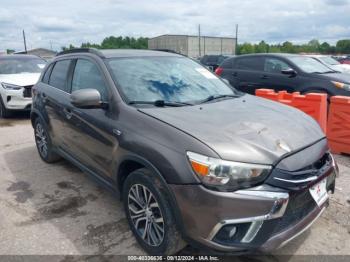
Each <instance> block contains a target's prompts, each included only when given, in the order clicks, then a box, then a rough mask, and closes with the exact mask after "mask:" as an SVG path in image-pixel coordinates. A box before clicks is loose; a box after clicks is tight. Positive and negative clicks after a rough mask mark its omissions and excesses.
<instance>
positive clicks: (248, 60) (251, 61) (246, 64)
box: [236, 57, 263, 71]
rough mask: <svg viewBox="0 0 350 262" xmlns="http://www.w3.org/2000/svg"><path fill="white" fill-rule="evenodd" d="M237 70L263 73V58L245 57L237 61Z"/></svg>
mask: <svg viewBox="0 0 350 262" xmlns="http://www.w3.org/2000/svg"><path fill="white" fill-rule="evenodd" d="M236 68H237V69H241V70H255V71H263V59H262V58H261V57H244V58H239V59H237V62H236Z"/></svg>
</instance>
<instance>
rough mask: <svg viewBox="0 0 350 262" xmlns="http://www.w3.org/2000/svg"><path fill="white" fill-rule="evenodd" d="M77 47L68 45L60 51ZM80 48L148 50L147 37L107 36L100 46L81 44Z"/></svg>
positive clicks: (87, 43)
mask: <svg viewBox="0 0 350 262" xmlns="http://www.w3.org/2000/svg"><path fill="white" fill-rule="evenodd" d="M77 47H79V46H74V45H72V44H70V45H69V46H68V47H62V50H63V51H65V50H68V49H73V48H77ZM80 48H97V49H130V48H131V49H147V48H148V38H147V37H139V38H134V37H128V36H126V37H122V36H118V37H115V36H109V37H106V38H105V39H103V41H102V42H101V44H94V43H89V42H86V43H82V44H81V46H80Z"/></svg>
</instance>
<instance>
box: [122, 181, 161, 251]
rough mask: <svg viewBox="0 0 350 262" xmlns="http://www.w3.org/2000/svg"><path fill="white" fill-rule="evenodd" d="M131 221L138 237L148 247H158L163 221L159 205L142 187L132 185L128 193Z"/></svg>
mask: <svg viewBox="0 0 350 262" xmlns="http://www.w3.org/2000/svg"><path fill="white" fill-rule="evenodd" d="M128 208H129V214H130V217H131V221H132V223H133V226H134V228H135V229H136V231H137V233H138V234H139V236H140V237H141V238H142V239H143V240H144V241H145V242H146V243H147V244H148V245H150V246H159V245H160V244H161V243H162V242H163V239H164V231H165V230H164V219H163V216H162V212H161V210H160V207H159V204H158V202H157V200H156V198H155V197H154V196H153V194H152V193H151V191H150V190H149V189H148V188H147V187H146V186H144V185H140V184H135V185H133V186H132V187H131V188H130V190H129V193H128Z"/></svg>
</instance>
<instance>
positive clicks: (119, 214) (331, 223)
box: [0, 116, 350, 256]
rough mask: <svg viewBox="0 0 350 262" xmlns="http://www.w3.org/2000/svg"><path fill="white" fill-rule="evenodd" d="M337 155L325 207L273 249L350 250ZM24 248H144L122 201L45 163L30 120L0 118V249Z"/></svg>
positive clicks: (346, 163)
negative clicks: (335, 176) (130, 225)
mask: <svg viewBox="0 0 350 262" xmlns="http://www.w3.org/2000/svg"><path fill="white" fill-rule="evenodd" d="M337 160H338V163H339V166H340V170H341V175H340V177H339V178H338V180H337V185H336V193H335V194H334V195H332V196H331V204H330V208H328V209H327V210H326V212H325V213H324V214H323V215H322V217H321V218H320V219H319V220H318V221H317V222H316V223H315V224H314V225H313V226H312V228H311V229H310V230H308V231H306V232H305V233H304V234H303V235H301V236H300V237H298V238H297V239H295V240H293V241H292V242H290V243H289V244H288V245H287V246H285V247H283V248H281V249H279V250H277V251H276V252H275V254H288V255H295V254H302V255H309V254H326V255H350V186H349V185H350V158H349V157H346V156H337ZM189 250H191V249H187V251H186V250H185V251H184V253H189V252H190V251H189ZM28 254H31V255H39V254H40V255H64V256H66V255H88V256H93V255H98V254H104V255H108V254H114V255H120V254H132V255H135V254H144V253H143V251H142V250H141V249H140V248H139V246H138V244H137V243H136V242H135V239H134V238H133V236H132V235H131V232H130V231H129V228H128V225H127V221H126V219H125V216H124V212H123V209H122V204H121V203H120V202H119V201H118V200H116V199H115V198H114V197H113V195H112V194H111V193H109V192H108V191H106V190H105V189H103V188H101V187H99V186H98V185H97V184H95V183H94V182H93V181H91V180H90V179H89V178H88V177H87V176H86V175H85V174H83V173H82V172H80V171H79V170H78V169H77V168H75V167H74V166H72V165H71V164H69V163H67V162H66V161H61V162H59V163H57V164H53V165H48V164H45V163H44V162H42V161H41V160H40V158H39V156H38V154H37V151H36V148H35V144H34V139H33V130H32V127H31V125H30V122H29V120H28V118H27V117H26V116H21V117H20V118H19V119H18V118H15V119H10V120H1V119H0V255H28Z"/></svg>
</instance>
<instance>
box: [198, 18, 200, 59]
mask: <svg viewBox="0 0 350 262" xmlns="http://www.w3.org/2000/svg"><path fill="white" fill-rule="evenodd" d="M198 49H199V52H198V53H199V57H200V56H201V25H200V24H199V25H198Z"/></svg>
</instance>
